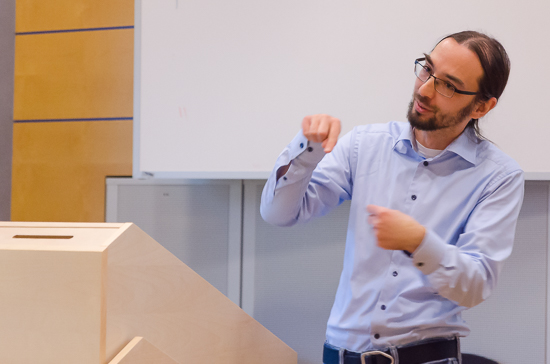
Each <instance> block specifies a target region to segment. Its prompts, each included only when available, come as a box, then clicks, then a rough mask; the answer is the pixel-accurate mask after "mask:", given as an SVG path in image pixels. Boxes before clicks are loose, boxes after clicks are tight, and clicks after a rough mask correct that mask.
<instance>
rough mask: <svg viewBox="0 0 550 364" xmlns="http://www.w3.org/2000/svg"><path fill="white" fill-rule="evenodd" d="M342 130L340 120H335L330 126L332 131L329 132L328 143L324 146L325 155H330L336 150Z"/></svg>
mask: <svg viewBox="0 0 550 364" xmlns="http://www.w3.org/2000/svg"><path fill="white" fill-rule="evenodd" d="M341 128H342V127H341V125H340V120H338V119H335V118H334V120H332V122H331V124H330V129H329V130H328V135H327V143H326V145H325V146H323V148H324V149H325V153H330V152H332V150H333V149H334V146H335V145H336V143H337V142H338V136H339V135H340V131H341Z"/></svg>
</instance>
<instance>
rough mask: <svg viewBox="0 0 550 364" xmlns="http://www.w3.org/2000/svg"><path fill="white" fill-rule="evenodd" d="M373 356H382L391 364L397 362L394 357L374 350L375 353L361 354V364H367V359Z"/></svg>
mask: <svg viewBox="0 0 550 364" xmlns="http://www.w3.org/2000/svg"><path fill="white" fill-rule="evenodd" d="M372 355H382V356H385V357H386V358H388V359H390V364H394V363H395V361H394V359H393V356H391V355H389V354H386V353H384V352H383V351H378V350H373V351H366V352H364V353H362V354H361V364H365V358H366V357H367V356H372Z"/></svg>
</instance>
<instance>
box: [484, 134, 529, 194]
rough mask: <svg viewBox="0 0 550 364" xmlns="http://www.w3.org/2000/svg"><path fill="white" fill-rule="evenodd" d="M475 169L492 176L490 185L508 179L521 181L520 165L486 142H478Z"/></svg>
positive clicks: (521, 171)
mask: <svg viewBox="0 0 550 364" xmlns="http://www.w3.org/2000/svg"><path fill="white" fill-rule="evenodd" d="M476 167H479V168H481V169H482V170H484V171H485V172H486V173H489V174H490V175H491V176H492V178H491V183H490V184H495V183H497V182H499V181H503V180H507V179H510V178H518V179H521V180H523V170H522V169H521V167H520V165H519V164H518V163H517V162H516V161H515V160H514V159H513V158H512V157H510V156H509V155H507V154H506V153H504V152H503V151H502V150H500V149H499V148H498V147H497V146H496V145H494V144H493V143H491V142H489V141H486V140H482V141H480V142H479V144H478V146H477V151H476Z"/></svg>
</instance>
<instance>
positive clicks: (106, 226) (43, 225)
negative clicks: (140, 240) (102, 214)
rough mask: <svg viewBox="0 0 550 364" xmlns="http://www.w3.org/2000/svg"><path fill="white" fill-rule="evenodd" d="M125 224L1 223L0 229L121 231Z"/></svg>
mask: <svg viewBox="0 0 550 364" xmlns="http://www.w3.org/2000/svg"><path fill="white" fill-rule="evenodd" d="M124 225H127V224H124V223H104V222H99V223H84V222H38V221H36V222H24V221H0V227H8V228H11V227H26V228H72V229H74V228H85V229H90V228H93V229H120V228H122V227H124Z"/></svg>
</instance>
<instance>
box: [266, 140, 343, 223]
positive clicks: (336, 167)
mask: <svg viewBox="0 0 550 364" xmlns="http://www.w3.org/2000/svg"><path fill="white" fill-rule="evenodd" d="M350 139H351V136H350V133H349V134H347V135H345V136H344V137H342V138H340V140H338V142H337V143H336V146H335V148H334V149H333V150H332V152H330V153H328V154H327V153H325V151H324V150H323V148H322V146H321V143H313V142H309V141H308V140H307V139H306V138H305V137H304V135H303V134H302V131H300V132H299V133H298V135H296V137H295V138H294V139H293V140H292V142H290V144H289V145H288V146H287V147H286V148H285V149H284V150H283V152H282V153H281V154H280V155H279V157H278V158H277V162H276V163H275V167H274V168H273V171H272V172H271V175H270V176H269V179H268V180H267V182H266V184H265V186H264V189H263V191H262V199H261V204H260V214H261V215H262V218H263V219H264V220H265V221H267V222H269V223H271V224H273V225H278V226H291V225H294V224H296V223H297V222H305V221H309V220H310V219H311V218H313V217H316V216H322V215H324V214H326V213H327V212H328V211H330V210H331V209H332V208H334V207H336V206H338V205H339V204H340V203H342V202H343V201H344V200H346V199H350V198H351V191H350V189H351V177H350V168H349V165H350V162H349V145H350ZM289 163H290V167H289V169H288V171H287V172H286V174H285V175H284V176H281V177H280V178H279V180H277V171H278V170H279V168H281V167H283V166H286V165H288V164H289Z"/></svg>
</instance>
